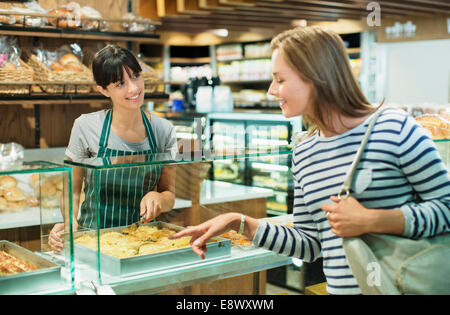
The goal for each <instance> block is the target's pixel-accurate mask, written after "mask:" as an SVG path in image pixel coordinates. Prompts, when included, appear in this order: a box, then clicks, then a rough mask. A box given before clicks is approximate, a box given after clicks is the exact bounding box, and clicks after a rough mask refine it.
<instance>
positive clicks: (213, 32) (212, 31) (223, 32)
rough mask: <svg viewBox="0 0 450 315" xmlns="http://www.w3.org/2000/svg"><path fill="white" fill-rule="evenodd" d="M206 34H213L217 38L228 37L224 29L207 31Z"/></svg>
mask: <svg viewBox="0 0 450 315" xmlns="http://www.w3.org/2000/svg"><path fill="white" fill-rule="evenodd" d="M208 33H211V34H214V35H216V36H219V37H227V36H228V30H227V29H225V28H219V29H215V30H209V31H208Z"/></svg>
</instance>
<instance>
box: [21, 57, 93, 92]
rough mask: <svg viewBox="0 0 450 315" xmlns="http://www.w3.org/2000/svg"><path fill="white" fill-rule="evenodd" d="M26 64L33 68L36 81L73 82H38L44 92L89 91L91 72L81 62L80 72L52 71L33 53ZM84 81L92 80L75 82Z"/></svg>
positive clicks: (91, 78) (91, 80)
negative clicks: (53, 83) (62, 83)
mask: <svg viewBox="0 0 450 315" xmlns="http://www.w3.org/2000/svg"><path fill="white" fill-rule="evenodd" d="M28 64H29V65H30V66H31V67H32V68H33V69H34V72H35V80H36V81H44V82H55V83H61V82H69V83H73V84H64V85H60V84H58V85H56V84H55V85H52V84H40V87H41V89H42V90H43V91H44V92H46V93H58V94H62V93H89V92H90V91H91V86H92V84H93V81H94V80H93V76H92V72H91V71H90V70H89V68H88V67H86V66H85V65H83V64H81V67H82V71H81V72H76V71H53V70H50V69H49V68H48V67H47V66H46V65H45V64H44V63H42V62H41V61H39V59H38V58H37V57H36V55H34V54H31V55H30V57H29V59H28ZM86 82H92V84H77V83H86Z"/></svg>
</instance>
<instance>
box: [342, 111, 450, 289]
mask: <svg viewBox="0 0 450 315" xmlns="http://www.w3.org/2000/svg"><path fill="white" fill-rule="evenodd" d="M381 113H382V110H381V111H378V112H377V113H376V114H375V115H374V117H373V118H372V119H371V121H370V123H369V126H368V127H367V130H366V133H365V135H364V139H363V141H362V143H361V146H360V148H359V149H358V152H357V153H356V158H355V160H354V161H353V163H352V165H351V167H350V170H349V171H348V173H347V175H346V179H345V181H344V184H343V185H342V188H341V191H340V193H339V195H338V196H339V198H340V199H341V198H347V197H348V195H349V194H350V188H351V185H352V181H353V175H354V173H355V170H356V166H357V165H358V163H359V160H360V158H361V155H362V152H363V151H364V148H365V146H366V144H367V141H368V139H369V136H370V133H371V132H372V129H373V126H374V125H375V122H376V120H377V118H378V116H379V115H380V114H381ZM343 247H344V251H345V254H346V257H347V260H348V262H349V265H350V268H351V270H352V272H353V275H354V276H355V278H356V281H357V282H358V285H359V287H360V288H361V291H362V293H363V294H450V233H446V234H441V235H437V236H434V237H431V238H424V239H419V240H413V239H408V238H405V237H401V236H394V235H386V234H372V233H370V234H364V235H361V236H359V237H345V238H344V239H343Z"/></svg>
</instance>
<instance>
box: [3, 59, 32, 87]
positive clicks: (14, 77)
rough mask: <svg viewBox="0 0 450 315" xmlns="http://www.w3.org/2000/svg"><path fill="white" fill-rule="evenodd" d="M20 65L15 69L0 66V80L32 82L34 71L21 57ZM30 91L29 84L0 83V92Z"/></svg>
mask: <svg viewBox="0 0 450 315" xmlns="http://www.w3.org/2000/svg"><path fill="white" fill-rule="evenodd" d="M19 61H20V65H21V66H20V67H16V69H6V68H5V67H2V68H0V82H18V83H21V82H23V83H26V82H32V81H33V76H34V71H33V69H32V68H31V67H30V66H29V65H27V64H26V63H25V62H23V61H22V60H21V59H20V60H19ZM29 92H30V84H24V85H15V84H14V85H0V94H28V93H29Z"/></svg>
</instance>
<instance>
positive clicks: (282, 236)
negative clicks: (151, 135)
mask: <svg viewBox="0 0 450 315" xmlns="http://www.w3.org/2000/svg"><path fill="white" fill-rule="evenodd" d="M272 49H273V55H272V70H273V81H272V83H271V85H270V88H269V93H270V94H271V95H273V96H275V97H276V98H277V100H278V101H279V104H280V107H281V109H282V112H283V115H284V116H285V117H287V118H290V117H294V116H299V115H302V117H303V119H305V120H306V121H307V122H308V123H309V124H310V125H311V126H312V128H311V130H310V133H309V135H308V136H307V137H306V138H305V139H303V141H301V142H300V143H299V144H298V145H297V146H296V147H295V149H294V152H293V163H292V173H293V177H294V186H295V188H294V211H293V219H294V227H293V228H290V227H286V226H275V225H271V224H268V223H266V222H264V221H261V220H259V221H258V220H256V219H254V218H250V217H247V216H241V215H240V214H238V213H226V214H223V215H220V216H218V217H215V218H213V219H211V220H209V221H207V222H204V223H202V224H200V225H198V226H196V227H193V228H189V229H186V230H184V231H182V232H180V233H178V234H176V235H175V236H174V238H176V237H181V236H185V235H192V241H191V242H192V248H193V250H194V251H195V252H196V253H197V254H198V255H200V256H201V257H204V252H205V250H206V247H205V244H206V240H207V239H209V238H210V237H212V236H216V235H219V234H221V233H223V232H226V231H228V230H230V229H234V230H236V231H237V230H239V229H240V227H243V233H244V235H245V236H247V237H248V238H249V239H250V240H252V241H253V243H254V244H255V245H256V246H259V247H263V248H266V249H269V250H272V251H274V252H276V253H280V254H284V255H288V256H292V257H297V258H299V259H302V260H304V261H307V262H311V261H314V260H316V259H317V258H318V257H319V255H320V254H321V253H322V254H323V270H324V274H325V276H326V279H327V284H328V285H327V290H328V293H330V294H361V290H360V288H359V286H358V284H357V282H356V280H355V277H354V275H353V274H352V272H351V270H350V268H349V265H348V261H347V258H346V256H345V252H344V250H343V247H342V237H347V236H359V235H362V234H365V233H383V234H396V235H403V236H405V237H409V238H421V237H430V236H433V235H437V234H440V233H444V232H448V231H450V224H449V222H450V177H449V173H448V171H447V170H446V168H445V166H444V164H443V162H442V160H441V158H440V156H439V154H438V152H437V150H436V148H435V146H434V143H433V141H432V140H431V139H430V137H429V136H428V135H427V134H426V132H425V131H424V130H423V129H422V128H421V127H420V126H419V125H418V124H417V123H416V122H415V120H414V119H413V118H412V117H410V116H408V115H407V114H406V113H405V112H403V111H400V110H396V109H387V110H386V111H384V112H383V113H382V114H381V116H380V117H378V120H377V122H376V125H375V128H374V130H373V132H372V135H371V138H370V140H369V142H368V145H367V147H366V150H365V151H364V153H363V155H362V157H361V161H360V162H359V166H358V171H357V173H356V178H355V181H354V183H353V186H352V187H353V190H352V191H351V196H350V197H349V198H347V199H345V200H342V201H339V200H338V198H337V197H336V196H337V195H338V192H339V190H340V188H341V186H342V183H343V181H344V177H345V175H346V172H347V170H348V169H349V168H350V165H351V163H352V161H353V159H354V157H355V154H356V151H357V149H358V148H359V146H360V144H361V140H362V137H363V135H364V132H365V130H366V128H367V125H368V121H369V120H370V118H371V117H372V115H373V114H374V113H375V112H376V111H377V109H376V108H374V107H372V106H371V105H370V104H369V102H368V101H367V100H366V98H365V97H364V95H363V93H362V92H361V90H360V88H359V85H358V83H357V81H356V80H355V78H354V76H353V74H352V72H351V68H350V65H349V61H348V56H347V54H346V50H345V46H344V44H343V42H342V40H341V39H340V37H339V35H337V34H336V33H334V32H332V31H329V30H326V29H322V28H319V27H310V28H297V29H293V30H289V31H286V32H283V33H281V34H279V35H278V36H276V37H275V38H274V39H273V40H272ZM417 195H419V196H420V197H421V199H422V202H420V203H418V202H416V198H415V197H416V196H417ZM241 222H242V223H243V225H242V224H241Z"/></svg>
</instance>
